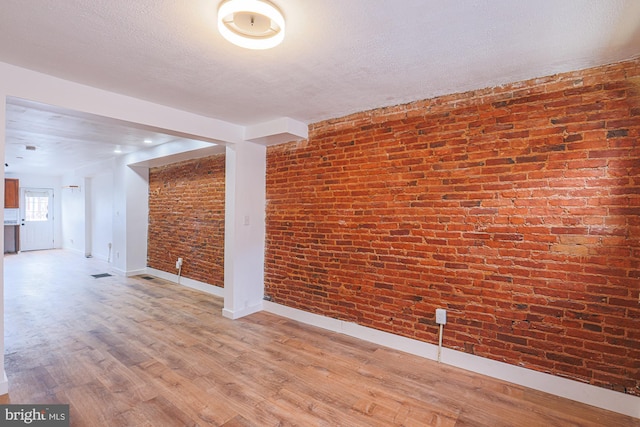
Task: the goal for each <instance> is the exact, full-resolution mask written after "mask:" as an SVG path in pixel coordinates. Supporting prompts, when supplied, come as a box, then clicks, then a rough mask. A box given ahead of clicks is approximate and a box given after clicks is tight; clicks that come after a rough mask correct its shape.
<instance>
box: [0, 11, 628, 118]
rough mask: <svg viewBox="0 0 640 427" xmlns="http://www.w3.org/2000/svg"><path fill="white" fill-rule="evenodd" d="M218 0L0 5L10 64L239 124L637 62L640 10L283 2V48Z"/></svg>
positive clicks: (2, 44) (2, 40)
mask: <svg viewBox="0 0 640 427" xmlns="http://www.w3.org/2000/svg"><path fill="white" fill-rule="evenodd" d="M219 3H220V1H219V0H190V1H178V0H135V1H131V0H110V1H95V0H73V1H59V0H49V1H43V0H2V1H1V2H0V61H2V62H7V63H11V64H14V65H18V66H22V67H25V68H30V69H33V70H36V71H40V72H44V73H47V74H51V75H54V76H58V77H62V78H65V79H68V80H73V81H76V82H80V83H84V84H88V85H91V86H95V87H98V88H102V89H106V90H109V91H113V92H118V93H122V94H126V95H130V96H134V97H137V98H141V99H145V100H149V101H153V102H156V103H159V104H164V105H169V106H172V107H176V108H179V109H182V110H186V111H190V112H194V113H197V114H200V115H204V116H210V117H215V118H218V119H221V120H225V121H229V122H232V123H236V124H240V125H251V124H255V123H260V122H264V121H268V120H273V119H276V118H279V117H291V118H293V119H295V120H298V121H301V122H304V123H313V122H317V121H320V120H323V119H327V118H332V117H339V116H342V115H345V114H349V113H352V112H356V111H362V110H367V109H371V108H376V107H380V106H385V105H394V104H398V103H404V102H408V101H412V100H417V99H424V98H430V97H434V96H438V95H442V94H447V93H454V92H461V91H466V90H471V89H478V88H483V87H488V86H495V85H499V84H503V83H509V82H513V81H518V80H523V79H528V78H532V77H540V76H545V75H550V74H554V73H557V72H563V71H569V70H576V69H581V68H586V67H591V66H595V65H600V64H604V63H610V62H616V61H619V60H623V59H628V58H631V57H634V56H637V55H639V54H640V1H638V0H562V1H558V0H535V1H534V0H531V1H525V0H522V1H513V0H348V1H345V0H322V1H318V0H273V3H274V4H276V5H277V6H278V7H279V8H280V9H281V10H282V11H283V13H284V15H285V18H286V20H287V36H286V38H285V40H284V42H283V43H282V44H281V45H280V46H278V47H276V48H274V49H271V50H266V51H249V50H243V49H241V48H238V47H236V46H234V45H231V44H229V43H228V42H226V41H225V40H224V39H223V38H222V37H221V36H220V35H219V34H218V32H217V30H216V25H215V16H216V9H217V7H218V5H219Z"/></svg>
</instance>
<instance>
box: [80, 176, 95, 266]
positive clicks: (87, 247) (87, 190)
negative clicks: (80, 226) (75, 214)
mask: <svg viewBox="0 0 640 427" xmlns="http://www.w3.org/2000/svg"><path fill="white" fill-rule="evenodd" d="M82 190H83V191H84V256H85V257H90V256H91V251H92V248H93V243H92V241H91V229H92V228H93V224H92V222H91V178H88V177H85V178H84V188H83V189H82Z"/></svg>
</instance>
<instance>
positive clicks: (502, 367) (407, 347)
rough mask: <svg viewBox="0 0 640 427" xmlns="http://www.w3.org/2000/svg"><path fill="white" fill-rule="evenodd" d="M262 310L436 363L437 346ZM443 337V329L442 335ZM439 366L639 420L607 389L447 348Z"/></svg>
mask: <svg viewBox="0 0 640 427" xmlns="http://www.w3.org/2000/svg"><path fill="white" fill-rule="evenodd" d="M263 306H264V310H265V311H267V312H269V313H273V314H277V315H279V316H283V317H287V318H289V319H292V320H296V321H298V322H301V323H306V324H309V325H313V326H317V327H319V328H323V329H327V330H330V331H333V332H338V333H341V334H345V335H348V336H351V337H354V338H359V339H362V340H364V341H368V342H372V343H374V344H378V345H383V346H385V347H389V348H393V349H395V350H399V351H404V352H405V353H410V354H413V355H416V356H420V357H424V358H426V359H432V360H437V354H438V347H437V346H436V345H433V344H428V343H425V342H422V341H418V340H415V339H411V338H406V337H402V336H399V335H395V334H391V333H388V332H382V331H379V330H377V329H372V328H368V327H365V326H361V325H358V324H356V323H352V322H345V321H342V320H338V319H332V318H329V317H325V316H320V315H317V314H313V313H308V312H306V311H303V310H298V309H295V308H291V307H286V306H283V305H280V304H276V303H273V302H270V301H264V303H263ZM444 333H445V334H446V326H445V332H444ZM440 360H441V362H442V363H446V364H447V365H451V366H455V367H458V368H461V369H465V370H467V371H471V372H476V373H478V374H482V375H487V376H490V377H493V378H497V379H500V380H503V381H507V382H510V383H514V384H518V385H521V386H524V387H529V388H532V389H534V390H539V391H543V392H545V393H550V394H553V395H556V396H560V397H564V398H567V399H571V400H575V401H577V402H581V403H586V404H587V405H592V406H595V407H598V408H602V409H606V410H609V411H614V412H617V413H620V414H624V415H628V416H631V417H635V418H640V397H635V396H631V395H629V394H624V393H619V392H616V391H613V390H607V389H604V388H602V387H596V386H593V385H590V384H584V383H581V382H578V381H573V380H569V379H566V378H562V377H558V376H555V375H551V374H545V373H543V372H538V371H534V370H531V369H526V368H522V367H520V366H515V365H510V364H508V363H504V362H498V361H495V360H491V359H487V358H484V357H480V356H474V355H472V354H468V353H464V352H461V351H457V350H452V349H448V348H443V349H442V354H441V357H440Z"/></svg>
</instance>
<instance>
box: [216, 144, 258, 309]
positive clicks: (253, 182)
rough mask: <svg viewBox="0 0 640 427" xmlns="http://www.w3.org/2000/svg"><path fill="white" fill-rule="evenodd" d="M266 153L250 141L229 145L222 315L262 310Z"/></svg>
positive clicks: (227, 154) (227, 155) (227, 153)
mask: <svg viewBox="0 0 640 427" xmlns="http://www.w3.org/2000/svg"><path fill="white" fill-rule="evenodd" d="M266 155H267V149H266V147H265V146H263V145H258V144H254V143H251V142H240V143H237V144H234V145H230V146H228V147H227V152H226V177H225V181H226V184H225V185H226V189H225V197H226V199H225V239H224V241H225V244H224V309H223V311H222V315H223V316H224V317H227V318H230V319H237V318H239V317H243V316H247V315H249V314H251V313H255V312H257V311H260V310H262V298H263V296H264V245H265V243H264V240H265V201H266V195H265V189H266V162H267V160H266Z"/></svg>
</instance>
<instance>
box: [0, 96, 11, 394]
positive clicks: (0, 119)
mask: <svg viewBox="0 0 640 427" xmlns="http://www.w3.org/2000/svg"><path fill="white" fill-rule="evenodd" d="M6 99H7V96H6V94H5V93H4V92H0V124H1V126H0V152H2V159H3V163H4V147H5V129H6V126H5V123H6V122H7V121H6V111H7V102H6ZM0 179H1V180H2V182H3V183H4V168H2V172H1V173H0ZM0 187H2V190H0V194H2V197H0V200H4V185H2V186H0ZM0 219H1V220H2V223H4V209H0ZM0 233H2V235H1V236H0V242H2V243H1V244H0V247H2V253H4V227H2V231H1V232H0ZM8 392H9V381H7V374H6V372H5V371H4V262H0V395H2V394H7V393H8Z"/></svg>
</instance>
